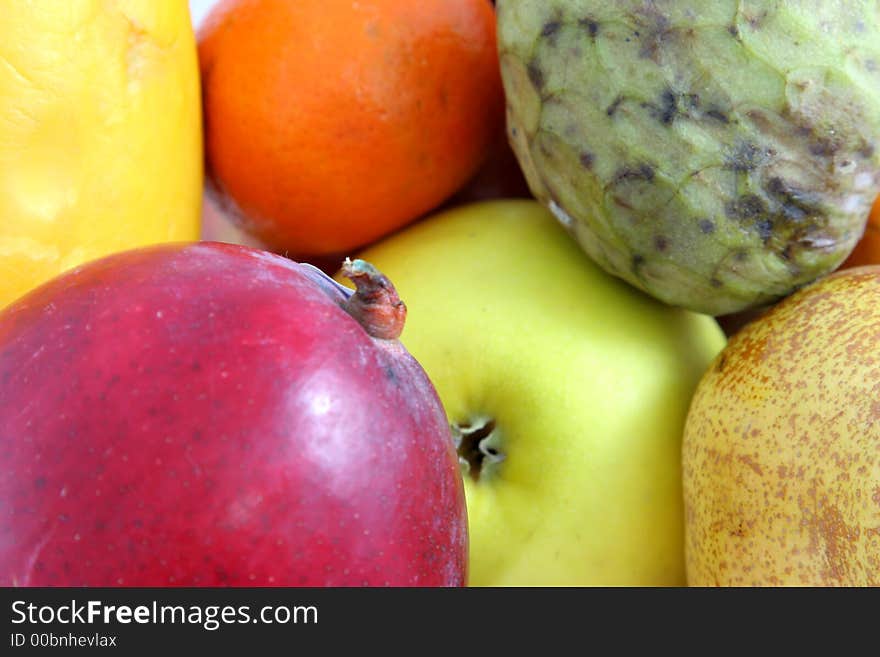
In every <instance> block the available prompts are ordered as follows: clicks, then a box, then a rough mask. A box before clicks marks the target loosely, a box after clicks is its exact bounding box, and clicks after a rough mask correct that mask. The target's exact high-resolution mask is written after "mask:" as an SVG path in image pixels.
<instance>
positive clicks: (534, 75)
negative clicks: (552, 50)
mask: <svg viewBox="0 0 880 657" xmlns="http://www.w3.org/2000/svg"><path fill="white" fill-rule="evenodd" d="M527 71H528V74H529V80H531V82H532V86H533V87H534V88H535V89H536V90H537V91H543V90H544V72H543V71H542V70H541V67H540V66H538V62H537V61H535V60H534V59H533V60H532V61H530V62H529V65H528V67H527Z"/></svg>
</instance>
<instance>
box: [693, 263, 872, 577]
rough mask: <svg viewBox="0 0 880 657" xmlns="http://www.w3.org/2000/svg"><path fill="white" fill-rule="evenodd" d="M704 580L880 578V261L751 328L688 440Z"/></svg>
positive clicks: (708, 383) (800, 297) (710, 379)
mask: <svg viewBox="0 0 880 657" xmlns="http://www.w3.org/2000/svg"><path fill="white" fill-rule="evenodd" d="M683 477H684V481H683V483H684V496H685V516H686V524H685V534H686V536H685V551H686V564H687V566H686V567H687V577H688V584H690V585H692V586H711V585H720V586H835V585H837V586H872V585H873V586H877V585H880V267H864V268H859V269H851V270H846V271H839V272H837V273H835V274H833V275H831V276H828V277H826V278H824V279H822V280H820V281H819V282H817V283H815V284H813V285H811V286H809V287H807V288H804V289H802V290H801V291H799V292H797V293H795V294H794V295H792V296H791V297H789V298H787V299H786V300H784V301H782V302H781V303H779V304H778V305H777V306H775V307H774V308H772V309H771V310H769V311H768V312H767V313H766V314H764V315H762V316H761V317H760V318H758V319H756V320H754V321H753V322H751V323H750V324H749V325H747V326H746V327H744V328H743V329H741V330H740V331H739V332H738V333H737V334H736V335H735V336H734V337H733V338H732V339H731V340H730V342H729V343H728V345H727V347H726V348H725V349H724V351H723V352H722V353H721V354H719V356H718V357H717V358H716V359H715V361H714V363H713V364H712V365H711V366H710V368H709V370H708V371H707V372H706V374H705V375H704V377H703V379H702V380H701V381H700V384H699V386H698V387H697V391H696V393H695V396H694V399H693V401H692V405H691V408H690V411H689V413H688V418H687V422H686V425H685V435H684V441H683Z"/></svg>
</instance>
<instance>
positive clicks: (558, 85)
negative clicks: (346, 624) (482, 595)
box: [0, 0, 880, 587]
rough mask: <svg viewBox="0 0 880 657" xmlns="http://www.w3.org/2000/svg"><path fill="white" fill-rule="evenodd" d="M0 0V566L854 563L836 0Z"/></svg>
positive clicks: (856, 41)
mask: <svg viewBox="0 0 880 657" xmlns="http://www.w3.org/2000/svg"><path fill="white" fill-rule="evenodd" d="M13 7H14V8H13V10H11V11H10V12H7V13H8V14H9V16H6V15H4V19H3V21H2V22H0V42H2V43H3V44H4V49H3V52H2V53H0V268H2V271H3V273H4V276H3V277H2V282H0V585H4V586H10V585H17V586H216V585H222V586H444V587H453V586H529V585H539V586H548V585H554V586H685V585H690V586H707V585H717V586H741V585H745V586H803V585H814V586H815V585H821V586H832V585H838V586H840V585H842V586H866V585H880V363H878V356H876V355H875V354H876V353H880V352H878V348H880V239H878V235H880V200H878V194H880V66H878V62H880V14H878V12H877V7H876V3H875V2H871V1H869V0H853V1H852V2H848V3H816V2H808V1H807V0H793V1H792V2H786V3H779V2H769V1H765V0H744V1H740V2H720V1H719V2H715V3H693V2H686V1H684V0H670V1H669V2H664V3H655V2H644V1H642V0H625V1H621V2H614V3H607V2H604V3H603V2H597V1H595V0H581V1H574V0H552V1H547V0H540V1H538V0H499V1H498V2H494V3H493V2H489V1H488V0H424V1H422V2H409V1H406V0H360V1H359V2H348V1H345V2H343V1H342V0H321V2H318V1H317V0H302V1H300V2H289V1H287V0H221V1H220V2H216V1H214V2H210V1H209V2H191V3H187V2H186V1H185V0H134V1H128V2H113V1H111V2H101V3H98V2H77V3H64V7H63V8H62V7H61V5H60V4H58V3H54V2H49V1H48V0H45V1H43V0H40V1H37V2H31V3H17V4H15V5H14V6H13ZM196 11H197V12H198V13H194V12H196ZM191 12H193V13H191Z"/></svg>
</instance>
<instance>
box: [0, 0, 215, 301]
mask: <svg viewBox="0 0 880 657" xmlns="http://www.w3.org/2000/svg"><path fill="white" fill-rule="evenodd" d="M0 16H2V19H0V307H2V306H4V305H6V304H8V303H9V302H11V301H12V300H13V299H15V298H17V297H18V296H20V295H22V294H24V293H25V292H27V291H28V290H29V289H31V288H33V287H35V286H36V285H38V284H40V283H42V282H43V281H45V280H47V279H49V278H51V277H53V276H55V275H57V274H58V273H60V272H62V271H64V270H66V269H69V268H71V267H73V266H76V265H78V264H80V263H82V262H85V261H87V260H90V259H93V258H96V257H99V256H102V255H105V254H108V253H111V252H114V251H118V250H122V249H125V248H130V247H134V246H139V245H142V244H148V243H155V242H162V241H172V240H188V239H197V238H198V235H199V213H200V208H201V191H202V135H201V103H200V90H199V77H198V62H197V54H196V46H195V36H194V34H193V30H192V25H191V23H190V17H189V7H188V4H187V2H186V0H63V2H62V1H58V0H35V1H31V2H27V1H25V0H0Z"/></svg>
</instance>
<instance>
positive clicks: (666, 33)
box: [633, 2, 675, 64]
mask: <svg viewBox="0 0 880 657" xmlns="http://www.w3.org/2000/svg"><path fill="white" fill-rule="evenodd" d="M633 20H634V22H635V23H636V25H638V26H639V30H637V31H636V34H637V35H638V36H639V37H640V38H641V47H640V49H639V57H641V58H642V59H650V60H651V61H653V62H654V63H655V64H659V63H660V54H661V52H662V50H663V47H664V46H665V45H666V43H667V42H669V41H671V40H672V39H673V38H674V37H675V28H673V27H671V25H670V23H669V18H668V17H667V16H666V15H665V14H662V13H661V12H660V11H659V10H658V9H657V7H656V5H655V4H654V3H653V2H646V3H645V4H643V5H642V6H641V7H639V9H638V10H636V12H635V13H634V15H633Z"/></svg>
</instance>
